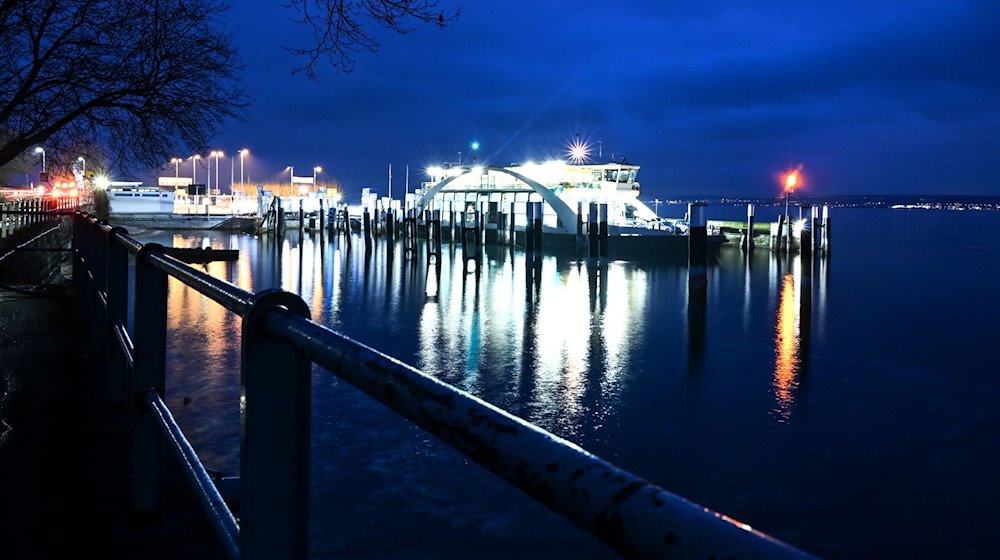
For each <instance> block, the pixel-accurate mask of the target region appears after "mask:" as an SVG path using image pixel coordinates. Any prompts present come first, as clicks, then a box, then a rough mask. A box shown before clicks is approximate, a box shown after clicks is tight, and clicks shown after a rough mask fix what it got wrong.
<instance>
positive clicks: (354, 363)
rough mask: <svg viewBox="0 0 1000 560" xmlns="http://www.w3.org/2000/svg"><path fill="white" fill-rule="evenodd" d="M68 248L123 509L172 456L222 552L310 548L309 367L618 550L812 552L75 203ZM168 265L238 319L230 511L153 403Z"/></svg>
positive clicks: (291, 299) (265, 553) (147, 494)
mask: <svg viewBox="0 0 1000 560" xmlns="http://www.w3.org/2000/svg"><path fill="white" fill-rule="evenodd" d="M73 252H74V271H73V276H74V282H75V283H76V285H77V287H78V290H79V291H80V293H82V294H84V295H85V301H87V302H88V306H90V307H91V311H92V313H90V315H91V316H92V317H93V318H94V321H95V332H96V333H97V336H96V337H95V344H100V345H103V347H104V348H105V352H106V354H105V355H106V357H107V362H108V368H109V373H108V386H107V396H108V399H109V400H110V401H113V402H124V403H129V406H134V407H135V409H134V410H132V411H130V417H131V418H133V423H132V430H133V442H134V443H133V460H132V463H133V487H132V508H133V510H134V511H133V513H134V514H140V515H141V514H143V513H151V512H155V511H158V508H159V505H160V500H161V496H160V480H161V476H162V472H161V466H162V465H163V464H164V461H163V459H164V453H165V452H167V451H169V452H172V453H173V454H174V455H175V456H176V457H177V458H178V459H179V464H180V465H181V466H182V468H183V470H184V473H185V474H186V476H187V478H188V480H189V481H190V482H191V485H192V487H193V488H194V490H195V493H196V494H197V496H198V497H199V501H200V503H201V505H202V506H203V508H204V509H205V511H206V512H207V514H208V518H209V519H210V520H211V523H212V525H213V527H214V529H215V532H216V534H217V535H218V537H219V539H220V541H221V543H222V545H223V547H224V548H225V550H226V551H227V552H228V554H229V556H230V557H232V558H241V559H255V558H266V559H272V558H289V559H291V558H306V557H307V556H308V549H309V543H308V535H307V530H308V519H307V515H308V501H309V496H308V493H309V447H310V416H311V393H310V392H311V386H310V382H311V381H310V370H311V367H312V364H313V363H315V364H318V365H319V366H320V367H322V368H324V369H326V370H327V371H329V372H330V373H331V374H333V375H336V376H338V377H339V378H341V379H343V380H345V381H347V382H349V383H351V384H352V385H354V386H355V387H357V388H358V389H360V390H362V391H364V392H365V393H367V394H368V395H370V396H371V397H372V398H374V399H376V400H377V401H379V402H380V403H382V404H383V405H385V406H386V407H388V408H390V409H392V410H393V411H395V412H396V413H398V414H400V415H402V416H403V417H405V418H407V419H409V420H410V421H412V422H413V423H415V424H417V425H419V426H421V427H422V428H423V429H425V430H426V431H428V432H430V433H431V434H433V435H435V436H436V437H438V438H439V439H441V440H443V441H444V442H446V443H448V444H449V445H451V446H452V447H454V448H455V449H457V450H459V451H460V452H462V453H464V454H465V455H466V456H468V457H469V458H471V459H473V460H475V461H476V462H478V463H479V464H480V465H482V466H483V467H485V468H486V469H488V470H490V471H492V472H493V473H495V474H496V475H498V476H499V477H501V478H503V479H504V480H505V481H507V482H509V483H510V484H511V485H513V486H515V487H517V488H518V489H520V490H521V491H523V492H525V493H526V494H528V495H529V496H531V497H532V498H534V499H535V500H537V501H538V502H540V503H542V504H544V505H545V506H547V507H548V508H550V509H551V510H553V511H554V512H556V513H558V514H559V515H562V516H563V517H565V518H567V519H569V520H571V521H573V522H574V523H575V524H576V525H578V526H579V527H581V528H583V529H584V530H586V531H588V532H589V533H590V534H592V535H593V536H594V537H596V538H597V539H600V540H601V541H603V542H604V543H606V544H607V545H609V546H610V547H612V548H613V549H614V550H616V551H618V552H619V553H620V554H622V555H623V556H625V557H630V558H730V557H741V558H772V559H773V558H808V557H809V556H808V555H807V554H805V553H804V552H802V551H800V550H798V549H796V548H793V547H791V546H789V545H787V544H785V543H783V542H781V541H778V540H776V539H774V538H771V537H770V536H768V535H766V534H764V533H761V532H759V531H756V530H754V529H752V528H751V527H750V526H748V525H745V524H743V523H740V522H737V521H735V520H733V519H730V518H728V517H726V516H725V515H722V514H720V513H717V512H714V511H711V510H709V509H708V508H705V507H702V506H700V505H697V504H695V503H692V502H690V501H688V500H686V499H684V498H682V497H679V496H677V495H674V494H672V493H670V492H668V491H667V490H665V489H663V488H661V487H659V486H657V485H655V484H652V483H651V482H648V481H646V480H644V479H642V478H640V477H638V476H636V475H634V474H632V473H630V472H628V471H626V470H623V469H621V468H619V467H617V466H615V465H613V464H611V463H609V462H607V461H605V460H602V459H601V458H599V457H596V456H594V455H593V454H591V453H588V452H587V451H585V450H584V449H581V448H580V447H578V446H577V445H574V444H573V443H571V442H569V441H566V440H564V439H561V438H559V437H557V436H555V435H553V434H551V433H548V432H546V431H544V430H542V429H541V428H539V427H537V426H534V425H532V424H530V423H528V422H525V421H524V420H521V419H520V418H517V417H515V416H513V415H511V414H509V413H507V412H505V411H503V410H501V409H499V408H497V407H495V406H493V405H490V404H489V403H486V402H484V401H482V400H480V399H478V398H476V397H475V396H472V395H470V394H468V393H465V392H463V391H461V390H459V389H457V388H455V387H452V386H450V385H448V384H445V383H443V382H441V381H438V380H437V379H435V378H433V377H431V376H430V375H428V374H426V373H424V372H422V371H420V370H418V369H415V368H413V367H411V366H409V365H407V364H404V363H402V362H400V361H399V360H396V359H394V358H392V357H391V356H388V355H386V354H383V353H381V352H379V351H378V350H375V349H373V348H371V347H368V346H366V345H364V344H362V343H360V342H358V341H355V340H352V339H351V338H349V337H346V336H344V335H343V334H341V333H338V332H335V331H333V330H331V329H329V328H328V327H326V326H324V325H321V324H318V323H316V322H314V321H312V320H310V319H309V312H308V308H307V306H306V304H305V302H304V301H303V300H302V299H301V298H300V297H299V296H297V295H295V294H292V293H290V292H285V291H281V290H265V291H261V292H258V293H251V292H247V291H245V290H242V289H240V288H239V287H237V286H234V285H232V284H230V283H228V282H226V281H223V280H220V279H217V278H214V277H212V276H210V275H208V274H206V273H204V272H202V271H199V270H197V269H195V268H193V267H191V266H188V265H187V264H185V263H184V262H182V261H181V260H179V259H177V258H175V257H172V256H171V255H170V254H169V249H168V248H164V247H162V246H160V245H156V244H142V243H140V242H138V241H136V240H135V239H133V238H131V237H129V235H128V232H127V231H126V230H125V229H123V228H119V227H112V226H111V225H110V224H108V223H106V222H103V221H99V220H97V219H96V218H94V217H92V216H89V215H87V214H85V213H81V212H77V213H76V214H75V215H74V231H73ZM132 261H134V265H131V266H134V269H135V272H134V280H130V278H133V277H132V276H130V273H129V267H130V263H131V262H132ZM168 277H173V278H176V279H177V280H180V281H181V282H183V283H184V284H186V285H187V286H189V287H191V288H193V289H195V290H197V291H198V292H199V293H201V294H204V295H205V296H207V297H208V298H209V299H211V300H213V301H214V302H216V303H218V304H219V305H221V306H223V307H224V308H226V309H228V310H229V311H231V312H233V313H235V314H236V315H238V316H240V317H241V318H242V341H241V356H240V364H241V365H240V368H241V372H240V373H241V376H240V377H241V385H242V387H241V389H242V398H241V430H242V431H241V441H240V446H241V450H240V465H239V495H238V498H237V503H238V508H237V510H238V513H234V512H233V511H232V509H231V508H230V506H229V505H228V504H227V502H226V500H224V499H223V497H222V495H221V493H220V491H219V489H218V488H217V486H216V481H215V480H213V478H212V477H211V476H210V475H209V474H208V472H207V471H206V469H205V467H204V466H203V465H202V464H201V462H200V460H199V458H198V454H197V452H196V451H195V450H194V448H193V447H192V446H191V444H190V443H189V442H188V441H187V439H186V437H185V436H184V433H183V432H182V431H181V429H180V428H179V427H178V425H177V423H176V422H175V421H174V419H173V417H172V415H171V412H170V410H169V408H168V407H167V405H166V404H165V403H164V388H165V371H166V359H167V357H166V338H167V281H168ZM130 281H133V282H134V284H133V286H132V287H131V289H130V286H129V282H130ZM130 292H131V293H132V295H131V296H130ZM130 297H132V298H133V302H134V312H133V315H134V323H133V324H132V326H131V328H129V325H128V309H129V307H130V305H129V303H130V302H129V298H130Z"/></svg>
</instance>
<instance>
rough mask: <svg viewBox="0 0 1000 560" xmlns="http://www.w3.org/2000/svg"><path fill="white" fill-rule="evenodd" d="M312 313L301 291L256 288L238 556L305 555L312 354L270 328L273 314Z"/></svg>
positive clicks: (246, 327) (250, 321)
mask: <svg viewBox="0 0 1000 560" xmlns="http://www.w3.org/2000/svg"><path fill="white" fill-rule="evenodd" d="M276 310H287V311H289V312H291V313H294V314H296V315H300V316H302V317H309V308H308V307H307V306H306V304H305V302H304V301H302V298H300V297H298V296H297V295H295V294H292V293H290V292H285V291H282V290H265V291H262V292H260V293H257V294H255V295H254V296H253V297H252V299H251V302H250V310H249V311H248V312H247V313H246V315H244V316H243V337H242V338H243V340H242V351H241V356H240V381H241V384H242V399H241V403H242V409H243V411H242V418H241V419H242V444H241V453H240V559H241V560H255V559H258V558H259V559H268V560H270V559H272V558H287V559H298V558H306V556H307V554H308V549H309V546H308V537H309V532H308V529H309V523H308V519H309V440H310V438H309V434H310V417H311V402H310V398H311V396H310V395H311V379H310V371H311V362H310V360H309V359H308V358H306V357H305V356H304V355H302V354H301V353H299V352H298V351H297V350H295V349H294V348H293V347H292V346H290V345H288V344H287V343H285V342H283V341H282V340H281V339H280V338H278V337H275V336H273V335H272V334H271V333H270V332H269V331H268V329H267V326H266V322H267V318H268V315H269V314H271V313H273V312H275V311H276Z"/></svg>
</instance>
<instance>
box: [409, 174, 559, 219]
mask: <svg viewBox="0 0 1000 560" xmlns="http://www.w3.org/2000/svg"><path fill="white" fill-rule="evenodd" d="M481 169H482V170H484V171H496V172H497V173H504V174H506V175H510V176H511V177H513V178H515V179H517V180H518V181H521V182H522V183H524V184H525V185H528V186H529V187H531V190H532V191H534V192H536V193H538V195H539V196H541V197H542V200H543V201H544V202H545V203H546V204H548V205H549V207H550V208H552V211H553V212H555V213H556V217H557V218H558V219H559V227H558V228H557V229H558V230H559V231H560V232H563V233H575V232H576V212H574V211H573V209H572V208H570V207H569V205H568V204H566V202H565V201H563V199H561V198H559V196H558V195H556V194H555V193H554V192H552V189H549V188H548V187H546V186H545V185H543V184H541V183H539V182H538V181H536V180H534V179H532V178H530V177H527V176H525V175H523V174H521V173H518V172H517V171H512V170H510V169H508V168H506V167H498V166H493V165H491V166H486V167H482V168H481ZM469 173H472V169H467V170H466V171H464V172H463V173H462V174H460V175H455V176H454V177H448V178H447V179H444V180H442V181H440V182H438V183H437V184H436V185H434V186H433V187H431V188H430V189H428V190H427V192H425V193H424V195H423V196H422V197H420V200H418V201H417V204H416V208H417V211H418V212H423V210H424V208H427V206H428V205H429V204H430V202H431V200H433V199H434V197H435V196H436V195H437V194H438V193H439V192H441V191H442V190H444V188H445V187H446V186H448V184H449V183H451V182H452V181H454V180H455V179H458V178H460V177H465V176H466V175H468V174H469ZM467 192H478V193H483V194H488V193H490V192H493V191H491V190H490V189H482V188H479V189H471V190H470V191H467ZM506 192H509V191H506Z"/></svg>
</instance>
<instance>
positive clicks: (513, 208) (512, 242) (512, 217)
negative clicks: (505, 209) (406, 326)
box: [508, 200, 517, 250]
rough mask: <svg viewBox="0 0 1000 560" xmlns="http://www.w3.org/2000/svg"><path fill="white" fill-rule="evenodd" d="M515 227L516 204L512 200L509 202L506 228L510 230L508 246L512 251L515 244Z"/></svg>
mask: <svg viewBox="0 0 1000 560" xmlns="http://www.w3.org/2000/svg"><path fill="white" fill-rule="evenodd" d="M515 225H517V202H515V201H513V200H512V201H510V224H508V227H509V228H510V246H511V249H512V250H513V248H514V245H516V244H517V230H516V229H514V226H515Z"/></svg>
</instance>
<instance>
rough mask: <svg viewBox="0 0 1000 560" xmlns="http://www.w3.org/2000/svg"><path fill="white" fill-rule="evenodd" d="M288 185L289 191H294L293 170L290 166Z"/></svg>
mask: <svg viewBox="0 0 1000 560" xmlns="http://www.w3.org/2000/svg"><path fill="white" fill-rule="evenodd" d="M288 185H289V187H290V190H293V191H294V190H295V168H294V167H292V166H291V165H289V166H288Z"/></svg>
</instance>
